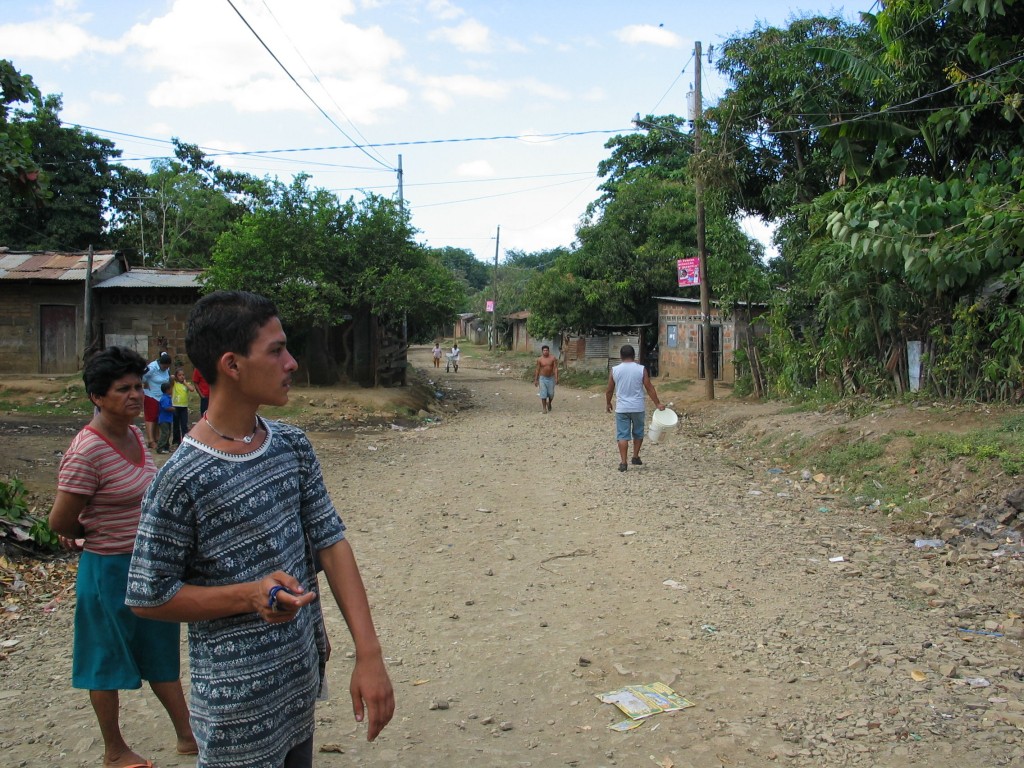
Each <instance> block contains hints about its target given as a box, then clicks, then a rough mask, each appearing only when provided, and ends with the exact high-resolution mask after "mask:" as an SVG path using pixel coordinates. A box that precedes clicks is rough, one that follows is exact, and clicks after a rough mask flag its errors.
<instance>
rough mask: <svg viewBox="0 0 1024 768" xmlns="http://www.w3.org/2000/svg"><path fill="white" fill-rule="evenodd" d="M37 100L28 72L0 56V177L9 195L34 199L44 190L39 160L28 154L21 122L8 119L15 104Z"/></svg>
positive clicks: (27, 140)
mask: <svg viewBox="0 0 1024 768" xmlns="http://www.w3.org/2000/svg"><path fill="white" fill-rule="evenodd" d="M40 101H41V96H40V94H39V89H38V88H36V87H35V84H34V83H33V82H32V78H31V77H30V76H29V75H23V74H21V73H20V72H19V71H18V70H17V69H15V67H14V64H13V63H12V62H11V61H9V60H7V59H0V178H2V179H3V181H4V184H5V186H7V188H8V190H9V191H10V193H11V194H12V196H13V197H15V198H18V199H25V198H28V199H38V198H39V197H40V196H41V195H42V194H43V191H44V185H43V181H44V179H43V178H40V170H41V169H40V168H39V164H38V163H37V162H36V160H35V158H34V157H33V156H32V138H31V136H29V134H28V131H27V130H26V129H25V126H24V124H22V123H21V122H19V121H15V120H12V119H11V118H12V114H11V112H12V107H13V106H14V105H16V104H28V103H31V104H35V105H38V104H39V103H40Z"/></svg>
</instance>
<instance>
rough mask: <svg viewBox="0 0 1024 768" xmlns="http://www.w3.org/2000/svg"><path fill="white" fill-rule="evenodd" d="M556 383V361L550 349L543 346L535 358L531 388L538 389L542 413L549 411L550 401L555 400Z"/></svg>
mask: <svg viewBox="0 0 1024 768" xmlns="http://www.w3.org/2000/svg"><path fill="white" fill-rule="evenodd" d="M557 383H558V359H557V358H555V357H552V356H551V347H549V346H548V345H547V344H545V345H544V346H543V347H541V348H540V357H538V358H537V369H536V370H535V371H534V372H533V386H535V387H540V390H539V391H538V393H537V394H538V395H540V407H541V410H542V411H543V412H544V413H549V412H550V411H551V401H552V400H554V399H555V385H556V384H557Z"/></svg>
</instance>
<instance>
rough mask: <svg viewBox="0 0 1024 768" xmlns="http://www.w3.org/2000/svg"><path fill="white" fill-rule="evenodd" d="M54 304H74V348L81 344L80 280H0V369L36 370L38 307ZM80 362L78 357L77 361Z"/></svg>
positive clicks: (82, 321)
mask: <svg viewBox="0 0 1024 768" xmlns="http://www.w3.org/2000/svg"><path fill="white" fill-rule="evenodd" d="M44 304H56V305H63V306H73V307H75V315H76V326H77V327H76V331H77V336H78V349H79V350H81V349H82V347H83V346H84V344H85V329H84V317H85V309H84V288H83V284H82V283H78V282H68V283H65V284H61V283H56V282H55V283H49V284H33V283H27V282H23V281H15V280H5V281H0V372H2V373H39V372H40V357H41V355H40V343H41V342H40V328H39V314H40V309H39V308H40V307H41V306H42V305H44ZM78 363H79V366H80V365H81V357H79V360H78Z"/></svg>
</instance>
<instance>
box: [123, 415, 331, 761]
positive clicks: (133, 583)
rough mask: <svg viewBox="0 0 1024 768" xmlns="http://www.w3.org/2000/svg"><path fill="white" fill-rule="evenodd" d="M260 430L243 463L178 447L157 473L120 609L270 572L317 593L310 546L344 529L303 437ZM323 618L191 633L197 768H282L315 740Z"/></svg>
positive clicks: (255, 620)
mask: <svg viewBox="0 0 1024 768" xmlns="http://www.w3.org/2000/svg"><path fill="white" fill-rule="evenodd" d="M261 421H262V420H261ZM262 423H263V425H264V426H265V428H266V430H267V438H266V440H265V441H264V443H263V445H262V446H260V447H259V448H258V449H257V450H255V451H253V452H252V453H248V454H245V455H242V456H236V455H232V454H227V453H222V452H220V451H216V450H214V449H211V448H209V447H208V446H205V445H202V444H201V443H199V442H197V441H195V440H193V439H191V438H189V437H187V436H186V438H185V440H184V441H183V443H182V446H181V447H180V448H179V449H178V450H177V451H175V453H174V455H173V456H172V457H171V458H170V459H169V460H168V461H167V463H166V464H165V465H164V466H163V468H161V470H160V471H159V473H158V474H157V476H156V479H155V480H154V481H153V484H152V485H151V486H150V488H149V491H148V492H147V493H146V496H145V498H144V499H143V502H142V519H141V520H140V522H139V532H138V538H137V540H136V545H135V553H134V555H133V557H132V564H131V570H130V572H129V576H128V596H127V600H126V602H127V604H128V605H132V606H143V607H151V606H158V605H163V604H164V603H166V602H167V601H168V600H170V599H171V598H172V597H174V595H175V594H176V593H177V592H178V590H179V589H181V587H182V586H183V585H184V584H193V585H197V586H220V585H227V584H238V583H242V582H247V581H258V580H259V579H262V578H264V577H265V576H268V575H269V574H271V573H273V572H274V571H277V570H281V571H285V572H287V573H290V574H292V575H293V576H295V577H296V578H297V579H298V580H299V581H300V582H301V583H302V584H303V585H304V586H305V587H306V589H315V584H316V582H315V565H314V563H313V561H312V556H311V553H310V550H309V547H308V546H307V540H308V542H309V545H311V546H312V548H313V549H314V550H320V549H324V548H326V547H329V546H331V545H332V544H334V543H336V542H338V541H340V540H341V539H343V538H344V536H345V534H344V531H345V526H344V524H343V523H342V521H341V519H340V518H339V517H338V513H337V511H336V510H335V508H334V505H333V504H332V502H331V499H330V497H329V496H328V495H327V490H326V488H325V487H324V482H323V475H322V473H321V470H320V463H319V461H318V460H317V458H316V454H315V453H314V452H313V447H312V446H311V445H310V443H309V440H308V439H307V438H306V436H305V435H304V434H303V433H302V431H301V430H299V429H297V428H296V427H292V426H289V425H286V424H281V423H278V422H266V421H262ZM321 615H322V614H321V613H320V605H319V602H314V603H313V604H312V605H310V606H307V607H306V608H303V609H302V610H300V611H299V612H298V614H297V615H296V618H295V619H294V620H293V621H289V622H286V623H283V624H268V623H267V622H265V621H263V619H261V618H260V616H259V614H257V613H254V612H253V613H244V614H238V615H235V616H228V617H225V618H221V619H215V620H211V621H195V622H191V623H190V624H189V628H188V640H189V663H190V666H191V679H192V691H191V702H190V703H191V708H192V727H193V730H194V731H195V735H196V739H197V740H198V741H199V742H200V743H201V744H202V745H203V747H204V748H203V749H202V759H201V760H200V762H199V763H198V766H199V768H207V766H209V768H213V767H214V766H216V767H217V768H264V766H265V767H266V768H280V766H281V765H282V764H283V762H284V756H285V754H286V753H287V752H288V750H289V749H291V748H292V747H293V746H295V745H296V744H299V743H301V742H303V741H305V740H306V739H307V738H309V737H310V736H311V735H312V733H313V724H314V704H315V700H316V696H317V692H318V690H319V686H320V678H321V674H322V668H323V661H322V660H323V659H324V658H325V647H326V642H325V637H324V634H323V626H322V621H321Z"/></svg>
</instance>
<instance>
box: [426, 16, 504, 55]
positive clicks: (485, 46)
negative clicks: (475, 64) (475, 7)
mask: <svg viewBox="0 0 1024 768" xmlns="http://www.w3.org/2000/svg"><path fill="white" fill-rule="evenodd" d="M430 37H431V39H432V40H444V41H445V42H448V43H451V44H452V45H454V46H455V47H456V48H458V49H459V50H460V51H465V52H467V53H486V52H487V51H489V50H490V47H491V45H490V43H491V31H490V30H489V29H488V28H487V27H485V26H484V25H483V24H481V23H480V22H479V21H476V20H474V19H467V20H466V21H464V22H462V23H461V24H459V25H458V26H457V27H442V28H441V29H438V30H435V31H434V32H433V33H431V36H430Z"/></svg>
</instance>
